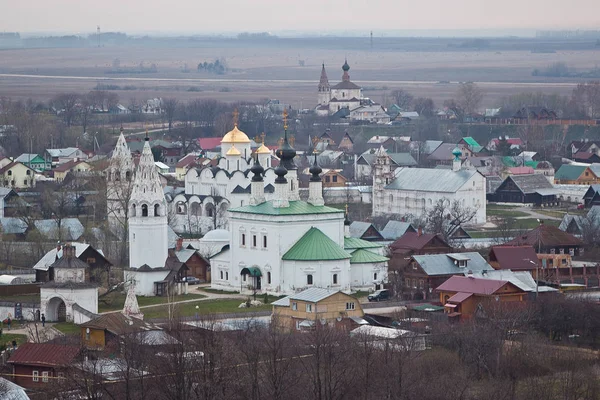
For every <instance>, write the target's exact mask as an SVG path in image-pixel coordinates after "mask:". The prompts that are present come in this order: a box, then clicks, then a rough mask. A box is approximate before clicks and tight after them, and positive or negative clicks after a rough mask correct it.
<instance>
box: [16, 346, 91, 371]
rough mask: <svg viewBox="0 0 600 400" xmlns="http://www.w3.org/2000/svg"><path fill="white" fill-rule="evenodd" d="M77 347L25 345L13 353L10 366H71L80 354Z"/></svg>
mask: <svg viewBox="0 0 600 400" xmlns="http://www.w3.org/2000/svg"><path fill="white" fill-rule="evenodd" d="M79 351H80V348H79V347H77V346H65V345H60V344H52V343H23V344H22V345H21V346H19V348H18V349H17V350H16V351H15V352H14V353H12V355H11V357H10V359H9V360H8V363H9V364H20V365H31V366H33V365H36V366H66V365H70V364H71V363H72V362H73V360H74V359H75V357H76V356H77V355H78V354H79Z"/></svg>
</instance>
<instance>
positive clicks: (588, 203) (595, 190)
mask: <svg viewBox="0 0 600 400" xmlns="http://www.w3.org/2000/svg"><path fill="white" fill-rule="evenodd" d="M583 203H584V205H585V207H586V208H588V207H593V206H600V184H598V185H590V188H589V189H588V190H587V191H586V192H585V194H584V195H583Z"/></svg>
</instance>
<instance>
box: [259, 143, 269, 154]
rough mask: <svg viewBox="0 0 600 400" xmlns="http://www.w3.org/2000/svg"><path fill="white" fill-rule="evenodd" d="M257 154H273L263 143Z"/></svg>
mask: <svg viewBox="0 0 600 400" xmlns="http://www.w3.org/2000/svg"><path fill="white" fill-rule="evenodd" d="M256 154H271V150H269V148H268V147H267V146H265V144H264V143H263V144H262V145H261V146H260V147H259V148H258V149H256Z"/></svg>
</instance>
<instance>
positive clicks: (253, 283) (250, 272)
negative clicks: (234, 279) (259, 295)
mask: <svg viewBox="0 0 600 400" xmlns="http://www.w3.org/2000/svg"><path fill="white" fill-rule="evenodd" d="M240 275H242V282H246V281H247V279H248V276H250V279H249V283H248V288H252V289H254V290H257V291H258V290H261V277H262V272H260V268H258V267H257V266H254V267H250V268H243V269H242V271H241V272H240Z"/></svg>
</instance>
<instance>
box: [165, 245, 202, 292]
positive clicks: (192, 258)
mask: <svg viewBox="0 0 600 400" xmlns="http://www.w3.org/2000/svg"><path fill="white" fill-rule="evenodd" d="M169 252H170V253H171V254H170V255H171V256H172V257H177V259H178V260H179V262H181V263H183V264H185V265H186V266H187V268H188V271H187V276H193V277H195V278H198V279H199V280H200V282H202V283H205V282H210V262H209V261H208V260H207V259H206V258H205V257H203V256H202V255H200V253H199V252H198V250H196V249H194V248H193V247H192V246H187V247H183V238H178V239H177V244H176V245H175V248H173V249H169Z"/></svg>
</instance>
